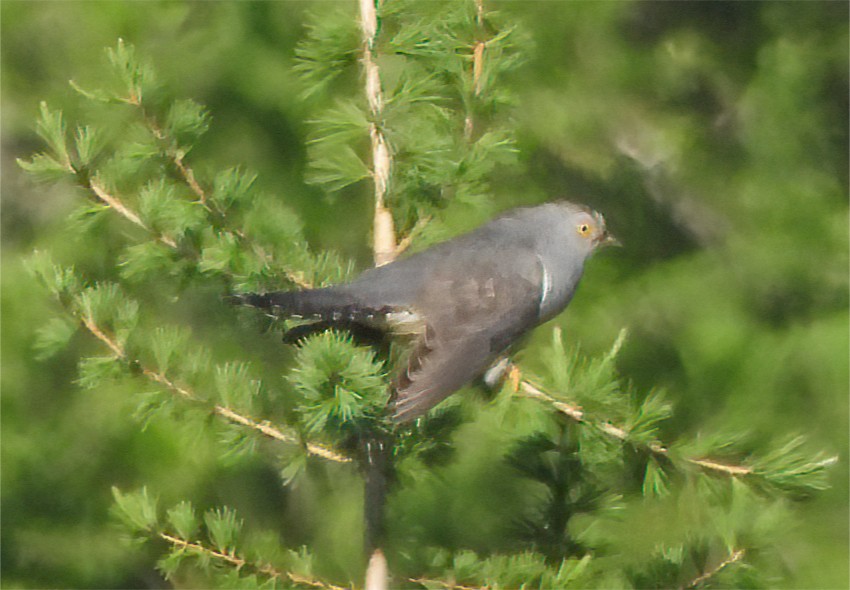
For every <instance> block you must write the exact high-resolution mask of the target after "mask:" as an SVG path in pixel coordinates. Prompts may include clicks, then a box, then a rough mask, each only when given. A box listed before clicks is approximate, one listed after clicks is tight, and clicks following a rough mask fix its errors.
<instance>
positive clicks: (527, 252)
mask: <svg viewBox="0 0 850 590" xmlns="http://www.w3.org/2000/svg"><path fill="white" fill-rule="evenodd" d="M612 243H617V242H616V240H615V239H614V238H613V237H612V236H611V235H610V234H609V233H608V231H607V229H606V228H605V220H604V218H603V217H602V215H600V214H599V213H596V212H595V211H592V210H591V209H589V208H587V207H584V206H582V205H576V204H573V203H569V202H563V201H561V202H552V203H546V204H543V205H538V206H536V207H523V208H519V209H514V210H511V211H509V212H507V213H505V214H503V215H501V216H500V217H498V218H496V219H494V220H493V221H491V222H489V223H487V224H485V225H483V226H481V227H479V228H478V229H476V230H474V231H472V232H470V233H468V234H464V235H461V236H458V237H456V238H454V239H451V240H449V241H447V242H443V243H441V244H438V245H436V246H433V247H431V248H429V249H427V250H425V251H422V252H419V253H416V254H413V255H411V256H409V257H406V258H402V259H399V260H396V261H394V262H391V263H389V264H387V265H384V266H380V267H377V268H371V269H369V270H367V271H365V272H363V273H362V274H361V275H360V276H359V277H357V279H355V280H354V281H352V282H350V283H347V284H341V285H334V286H331V287H326V288H321V289H304V290H300V291H280V292H275V293H263V294H257V293H246V294H241V295H235V296H234V297H233V300H234V301H235V302H237V303H241V304H244V305H250V306H253V307H257V308H260V309H263V310H265V311H266V312H267V313H270V314H272V315H275V316H280V317H292V318H303V319H309V320H314V321H317V322H322V323H324V324H326V325H330V326H334V325H339V326H347V327H351V326H356V325H362V326H366V327H368V328H369V329H380V330H382V331H388V332H389V333H390V334H392V335H400V334H407V335H412V336H413V338H414V341H415V343H414V344H413V346H412V347H411V350H410V353H409V357H408V360H407V363H406V365H405V366H404V368H403V369H402V370H401V371H400V372H399V375H398V376H397V377H396V380H395V383H394V400H393V402H392V406H391V411H392V417H393V420H394V421H396V422H406V421H408V420H412V419H414V418H416V417H419V416H421V415H422V414H424V413H425V412H427V411H428V410H429V409H431V408H432V407H434V405H436V404H437V403H439V402H441V401H442V400H444V399H445V398H446V397H448V396H449V395H451V394H452V393H454V392H455V391H457V390H458V389H460V388H461V387H463V386H464V385H465V384H466V383H468V382H469V381H471V380H472V379H474V378H476V377H478V376H481V375H482V374H483V373H484V372H485V371H486V370H487V369H488V367H490V365H491V364H492V363H493V362H494V361H495V360H497V359H498V358H499V357H500V356H501V355H503V354H504V353H505V352H506V350H507V349H508V347H509V346H510V345H511V344H512V343H514V342H515V341H516V340H518V339H519V338H520V337H522V336H523V335H524V334H526V333H527V332H529V331H530V330H531V329H532V328H534V327H535V326H537V325H539V324H541V323H543V322H545V321H547V320H549V319H551V318H553V317H554V316H556V315H557V314H558V313H560V312H561V311H562V310H563V309H564V308H565V307H566V306H567V304H568V303H569V302H570V299H572V297H573V294H574V293H575V291H576V287H577V286H578V282H579V279H580V278H581V275H582V271H583V269H584V263H585V261H586V260H587V259H588V257H589V256H590V255H591V254H592V253H593V252H594V251H595V250H596V249H597V248H598V247H599V246H602V245H605V244H612Z"/></svg>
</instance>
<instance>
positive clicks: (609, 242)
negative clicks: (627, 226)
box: [596, 231, 623, 248]
mask: <svg viewBox="0 0 850 590" xmlns="http://www.w3.org/2000/svg"><path fill="white" fill-rule="evenodd" d="M596 246H597V247H603V246H616V247H618V248H621V247H622V246H623V244H622V242H620V240H618V239H617V238H615V237H614V236H612V235H611V234H609V233H608V232H607V231H606V232H605V233H604V234H603V235H602V237H601V238H600V239H599V241H598V242H597V244H596Z"/></svg>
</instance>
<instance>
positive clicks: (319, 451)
mask: <svg viewBox="0 0 850 590" xmlns="http://www.w3.org/2000/svg"><path fill="white" fill-rule="evenodd" d="M81 321H82V323H83V326H85V328H86V329H87V330H88V331H89V332H90V333H91V334H92V335H93V336H94V337H95V338H97V339H98V340H100V341H101V342H102V343H103V344H105V345H106V346H107V348H109V350H111V351H112V353H113V354H114V355H115V356H116V357H117V358H119V359H121V360H122V361H124V362H127V363H133V364H137V365H139V366H141V372H142V374H143V375H144V376H145V377H147V378H148V379H149V380H151V381H153V382H155V383H158V384H160V385H162V386H164V387H165V388H166V389H168V390H169V391H171V392H172V393H175V394H177V395H179V396H180V397H182V398H183V399H185V400H188V401H191V402H195V403H205V402H204V400H203V399H201V398H200V397H198V396H197V395H195V394H193V393H192V392H191V391H189V390H188V389H186V388H184V387H181V386H179V385H177V384H176V383H174V382H173V381H171V380H170V379H169V378H168V377H166V376H165V375H164V374H162V373H161V372H158V371H154V370H152V369H149V368H147V367H144V366H142V365H141V363H140V362H139V361H138V360H137V359H130V358H128V357H127V353H126V350H125V349H124V348H123V347H122V346H121V345H120V344H119V343H118V342H117V341H116V340H115V339H114V338H112V337H110V336H109V335H107V334H106V332H105V331H104V330H102V329H101V328H100V327H99V326H98V325H97V323H95V321H94V320H93V319H92V318H91V317H87V316H84V317H82V318H81ZM212 410H213V412H214V413H215V414H217V415H218V416H221V417H222V418H224V419H225V420H227V421H229V422H232V423H234V424H239V425H240V426H245V427H248V428H250V429H252V430H255V431H257V432H259V433H260V434H262V435H263V436H265V437H267V438H270V439H273V440H277V441H280V442H284V443H288V444H300V442H301V441H300V440H299V439H298V437H297V436H295V435H292V434H287V433H286V432H284V431H282V430H280V429H279V428H276V427H275V426H272V424H271V423H270V422H268V421H262V422H261V421H257V420H254V419H252V418H250V417H248V416H245V415H243V414H240V413H238V412H236V411H234V410H232V409H231V408H228V407H227V406H223V405H221V404H214V405H213V407H212ZM305 447H306V449H307V452H308V453H309V454H311V455H314V456H316V457H321V458H322V459H327V460H328V461H334V462H336V463H349V462H351V459H350V458H349V457H346V456H344V455H341V454H339V453H337V452H336V451H333V450H331V449H328V448H327V447H324V446H322V445H317V444H314V443H307V444H306V445H305Z"/></svg>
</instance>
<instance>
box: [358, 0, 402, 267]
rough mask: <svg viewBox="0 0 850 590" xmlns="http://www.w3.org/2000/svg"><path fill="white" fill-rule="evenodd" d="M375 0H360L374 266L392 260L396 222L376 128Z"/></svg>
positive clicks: (379, 105)
mask: <svg viewBox="0 0 850 590" xmlns="http://www.w3.org/2000/svg"><path fill="white" fill-rule="evenodd" d="M377 1H378V0H360V29H361V32H362V35H363V70H364V73H365V77H366V83H365V92H366V101H367V102H368V103H369V111H370V114H371V116H372V123H371V125H370V127H369V136H370V138H371V140H372V178H373V179H374V182H375V214H374V220H373V223H372V252H373V254H374V257H375V266H382V265H384V264H387V263H388V262H392V261H393V260H394V259H395V257H396V255H397V250H396V237H395V224H394V222H393V216H392V212H391V211H390V210H389V209H388V208H387V206H386V197H387V191H388V188H389V183H390V170H391V168H392V156H391V155H390V149H389V145H388V144H387V139H386V137H385V136H384V133H383V131H382V130H381V129H380V127H379V123H380V121H381V117H382V115H383V110H384V96H383V92H382V90H381V75H380V69H379V68H378V64H377V63H376V62H375V58H374V54H373V51H374V49H375V38H376V37H377V34H378V15H377V10H376V7H375V5H376V2H377Z"/></svg>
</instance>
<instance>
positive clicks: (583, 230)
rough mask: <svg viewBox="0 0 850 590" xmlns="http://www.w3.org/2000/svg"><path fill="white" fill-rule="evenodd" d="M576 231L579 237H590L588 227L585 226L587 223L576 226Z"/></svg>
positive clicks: (587, 225)
mask: <svg viewBox="0 0 850 590" xmlns="http://www.w3.org/2000/svg"><path fill="white" fill-rule="evenodd" d="M576 229H577V230H578V233H579V235H580V236H585V237H587V236H589V235H590V225H589V224H587V223H580V224H579V225H578V228H576Z"/></svg>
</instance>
